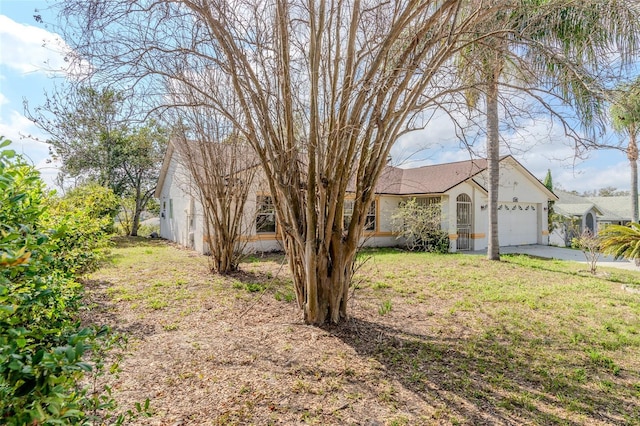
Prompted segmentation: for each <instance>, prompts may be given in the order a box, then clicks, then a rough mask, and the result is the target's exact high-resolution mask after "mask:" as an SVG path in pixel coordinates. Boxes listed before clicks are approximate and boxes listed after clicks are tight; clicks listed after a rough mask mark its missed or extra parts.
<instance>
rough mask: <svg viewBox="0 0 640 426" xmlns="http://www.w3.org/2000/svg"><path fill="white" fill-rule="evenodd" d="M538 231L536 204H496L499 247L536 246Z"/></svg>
mask: <svg viewBox="0 0 640 426" xmlns="http://www.w3.org/2000/svg"><path fill="white" fill-rule="evenodd" d="M538 229H539V225H538V211H537V207H536V204H530V203H499V204H498V233H499V239H500V245H501V246H517V245H524V244H537V243H538Z"/></svg>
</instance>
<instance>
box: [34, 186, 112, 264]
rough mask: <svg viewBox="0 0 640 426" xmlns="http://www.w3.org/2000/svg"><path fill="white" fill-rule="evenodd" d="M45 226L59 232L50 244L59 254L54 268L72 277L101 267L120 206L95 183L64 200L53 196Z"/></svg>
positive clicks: (78, 188) (51, 236) (109, 191)
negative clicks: (99, 265)
mask: <svg viewBox="0 0 640 426" xmlns="http://www.w3.org/2000/svg"><path fill="white" fill-rule="evenodd" d="M47 204H48V208H47V211H46V212H45V213H44V214H43V216H42V220H43V225H44V226H45V227H46V228H47V229H51V230H55V231H54V232H52V233H51V234H50V236H49V243H50V245H51V246H52V249H53V250H54V251H55V252H56V256H55V258H54V259H53V264H52V266H53V267H54V268H55V269H58V270H62V271H65V272H70V273H72V274H77V273H83V272H86V271H88V270H91V269H93V268H95V267H97V266H98V263H99V262H100V260H102V259H103V258H104V256H105V254H106V253H107V251H108V248H109V246H110V239H109V237H110V236H111V235H112V234H113V232H114V217H115V215H116V214H117V212H118V208H119V202H118V198H117V197H116V196H115V194H114V193H113V191H112V190H111V189H109V188H105V187H103V186H100V185H97V184H94V183H91V184H86V185H82V186H79V187H77V188H74V189H72V190H71V191H69V192H68V193H67V194H66V195H65V196H64V197H57V196H55V195H51V194H50V195H49V197H48V199H47Z"/></svg>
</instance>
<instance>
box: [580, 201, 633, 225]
mask: <svg viewBox="0 0 640 426" xmlns="http://www.w3.org/2000/svg"><path fill="white" fill-rule="evenodd" d="M587 198H588V199H589V200H590V201H593V202H594V203H595V204H596V205H597V206H598V207H599V208H600V210H601V211H602V216H601V217H599V218H598V219H600V220H606V221H613V222H624V221H630V220H631V197H629V196H628V195H625V196H617V197H587Z"/></svg>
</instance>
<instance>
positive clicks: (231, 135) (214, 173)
mask: <svg viewBox="0 0 640 426" xmlns="http://www.w3.org/2000/svg"><path fill="white" fill-rule="evenodd" d="M175 112H176V115H175V116H176V117H177V118H178V120H177V121H178V122H179V123H180V125H179V126H178V127H177V129H176V130H175V133H174V138H173V139H172V144H173V147H174V149H175V150H176V153H177V158H178V161H179V163H180V164H181V165H182V166H183V167H184V168H185V169H186V170H187V171H188V172H189V177H190V180H191V182H192V185H191V187H190V188H189V189H190V190H192V191H193V192H194V193H195V194H196V196H197V200H198V201H199V203H200V204H201V205H202V208H203V222H204V230H205V241H206V243H207V248H208V249H209V251H210V254H211V259H212V269H213V270H214V271H215V272H217V273H220V274H227V273H229V272H233V271H236V270H237V269H238V265H239V263H240V261H241V260H242V257H243V255H244V254H245V248H246V239H243V238H242V237H243V236H244V235H247V234H248V233H249V232H250V229H249V227H250V226H251V224H253V223H254V221H253V220H252V219H253V217H252V215H251V214H250V210H247V209H246V204H247V198H248V195H249V193H250V191H251V189H252V186H253V184H254V181H255V176H256V172H257V170H258V161H257V157H256V155H255V154H254V152H253V150H252V149H251V147H250V146H249V145H247V143H246V141H245V140H244V139H243V138H242V137H241V136H239V135H238V132H237V131H235V130H234V129H233V127H230V126H229V122H228V121H226V120H224V119H223V118H222V117H221V116H220V115H219V114H216V113H215V111H211V110H207V109H206V108H204V107H200V108H195V107H194V108H181V109H179V110H178V111H175Z"/></svg>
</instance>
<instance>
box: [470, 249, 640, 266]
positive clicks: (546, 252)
mask: <svg viewBox="0 0 640 426" xmlns="http://www.w3.org/2000/svg"><path fill="white" fill-rule="evenodd" d="M472 253H473V254H486V253H487V251H486V250H480V251H474V252H472ZM500 253H501V254H512V253H513V254H527V255H530V256H537V257H544V258H547V259H558V260H572V261H575V262H580V263H585V264H586V263H587V260H586V258H585V256H584V253H582V252H581V251H580V250H574V249H569V248H564V247H554V246H544V245H539V244H532V245H526V246H504V247H500ZM597 266H598V267H601V266H602V267H610V268H618V269H627V270H629V271H639V272H640V267H638V266H636V265H635V263H634V262H629V261H628V260H625V259H619V260H614V259H613V257H612V256H604V255H601V256H600V258H599V259H598V265H597Z"/></svg>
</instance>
